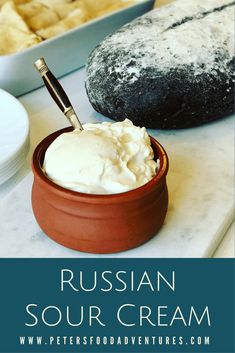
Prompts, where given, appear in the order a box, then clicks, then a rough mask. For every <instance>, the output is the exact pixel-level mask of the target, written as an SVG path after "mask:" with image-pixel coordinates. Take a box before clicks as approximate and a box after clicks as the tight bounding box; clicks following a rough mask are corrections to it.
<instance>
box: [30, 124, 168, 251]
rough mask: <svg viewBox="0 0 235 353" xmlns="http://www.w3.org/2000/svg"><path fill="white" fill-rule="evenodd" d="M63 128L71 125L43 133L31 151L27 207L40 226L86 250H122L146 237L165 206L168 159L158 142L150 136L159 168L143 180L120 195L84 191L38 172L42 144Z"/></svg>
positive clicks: (156, 227)
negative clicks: (149, 179) (31, 210)
mask: <svg viewBox="0 0 235 353" xmlns="http://www.w3.org/2000/svg"><path fill="white" fill-rule="evenodd" d="M68 131H71V128H66V129H63V130H59V131H57V132H55V133H53V134H51V135H49V136H48V137H46V138H45V139H44V140H43V141H42V142H41V143H40V144H39V145H38V146H37V148H36V150H35V152H34V155H33V161H32V169H33V173H34V183H33V189H32V206H33V211H34V215H35V217H36V220H37V222H38V224H39V225H40V227H41V229H42V230H43V231H44V232H45V233H46V234H47V235H48V236H49V237H50V238H52V239H53V240H55V241H56V242H58V243H60V244H62V245H64V246H66V247H68V248H72V249H76V250H80V251H84V252H90V253H114V252H119V251H124V250H128V249H131V248H134V247H137V246H138V245H140V244H143V243H144V242H146V241H147V240H149V239H150V238H152V237H153V236H154V235H155V234H156V233H157V231H158V230H159V228H160V227H161V226H162V224H163V222H164V219H165V216H166V212H167V207H168V191H167V185H166V175H167V172H168V158H167V154H166V152H165V150H164V149H163V147H162V146H161V145H160V144H159V143H158V142H157V141H156V140H155V139H154V138H152V137H151V142H152V148H153V150H154V154H155V158H159V159H160V168H159V171H158V173H157V175H156V176H155V177H154V178H153V179H152V180H151V181H149V182H148V183H147V184H145V185H143V186H141V187H139V188H137V189H135V190H131V191H128V192H124V193H121V194H113V195H94V194H85V193H80V192H75V191H71V190H67V189H65V188H63V187H61V186H58V185H56V184H55V183H54V182H52V181H51V180H49V179H48V178H47V177H46V175H45V174H44V173H43V171H42V165H43V159H44V155H45V152H46V150H47V148H48V147H49V145H50V144H51V143H52V142H53V141H54V140H55V139H56V138H57V137H58V136H59V135H60V134H62V133H64V132H68Z"/></svg>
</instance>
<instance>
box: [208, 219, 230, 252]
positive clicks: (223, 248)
mask: <svg viewBox="0 0 235 353" xmlns="http://www.w3.org/2000/svg"><path fill="white" fill-rule="evenodd" d="M234 238H235V223H234V222H233V223H232V225H231V226H230V227H229V229H228V231H227V233H226V234H225V237H224V238H223V240H222V242H221V243H220V245H219V246H218V248H217V249H216V251H215V253H214V254H213V257H214V258H225V257H226V258H234V255H235V239H234Z"/></svg>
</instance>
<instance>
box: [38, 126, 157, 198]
mask: <svg viewBox="0 0 235 353" xmlns="http://www.w3.org/2000/svg"><path fill="white" fill-rule="evenodd" d="M83 128H84V130H83V131H79V130H74V131H72V132H67V133H64V134H61V135H60V136H59V137H58V138H57V139H56V140H54V141H53V143H52V144H51V145H50V146H49V148H48V149H47V151H46V154H45V158H44V164H43V169H44V172H45V174H46V175H47V176H48V178H49V179H51V180H52V181H53V182H55V183H56V184H58V185H60V186H62V187H64V188H66V189H70V190H74V191H79V192H83V193H90V194H116V193H122V192H125V191H129V190H132V189H136V188H138V187H140V186H142V185H144V184H146V183H147V182H148V181H150V180H151V179H152V178H153V176H154V175H155V174H156V171H157V169H158V162H156V161H155V160H154V153H153V150H152V147H151V142H150V138H149V136H148V134H147V131H146V129H145V128H144V127H143V128H140V127H136V126H134V125H133V124H132V122H131V121H130V120H124V121H122V122H117V123H109V122H104V123H100V124H91V123H88V124H84V125H83Z"/></svg>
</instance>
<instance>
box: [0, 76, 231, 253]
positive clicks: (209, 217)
mask: <svg viewBox="0 0 235 353" xmlns="http://www.w3.org/2000/svg"><path fill="white" fill-rule="evenodd" d="M84 79H85V72H84V69H82V70H79V71H77V72H74V73H72V74H70V75H68V76H66V77H64V78H63V79H62V80H61V83H62V85H63V86H64V88H65V90H66V91H67V93H68V94H69V96H70V98H71V101H72V103H73V104H74V106H75V108H76V110H77V111H78V113H79V115H80V118H81V120H82V122H87V121H89V122H96V121H104V120H107V119H106V118H104V117H102V116H100V115H99V114H97V113H95V112H94V110H93V109H92V107H91V106H90V104H89V102H88V99H87V97H86V94H85V89H84ZM20 101H21V102H22V103H23V104H24V106H25V108H26V109H27V111H28V113H29V117H30V126H31V136H30V138H31V149H30V153H29V156H28V160H27V161H26V163H25V165H24V167H23V168H22V169H21V170H20V172H19V173H17V175H15V176H14V177H13V178H12V179H11V180H9V181H8V182H7V183H5V184H3V185H1V186H0V244H1V246H0V257H87V255H86V254H83V253H79V252H74V251H72V250H68V249H65V248H63V247H61V246H60V245H58V244H56V243H54V242H52V241H51V240H49V239H48V238H47V237H46V236H45V235H44V234H43V233H42V232H41V230H40V228H39V227H38V225H37V224H36V222H35V220H34V217H33V214H32V209H31V203H30V193H31V184H32V175H31V173H30V159H31V156H32V152H33V150H34V148H35V146H36V145H37V144H38V143H39V142H40V141H41V140H42V139H43V138H44V137H45V136H47V135H48V134H49V133H51V132H53V131H55V130H57V129H60V128H63V127H65V126H67V125H68V124H67V121H66V119H65V118H64V117H63V115H62V114H61V113H60V112H59V110H58V108H57V107H56V106H55V104H54V103H53V102H52V100H51V98H50V96H49V95H48V93H47V91H46V89H45V88H41V89H38V90H36V91H34V92H31V93H29V94H27V95H25V96H22V97H21V98H20ZM149 133H150V134H151V135H153V136H155V137H156V138H157V139H158V140H159V141H160V142H161V143H162V144H163V146H164V147H165V148H166V150H167V152H168V155H169V158H170V171H169V175H168V187H169V192H170V205H169V211H168V216H167V219H166V222H165V224H164V226H163V228H162V230H161V231H160V232H159V233H158V235H157V236H156V237H155V238H153V239H152V240H151V241H150V242H148V243H147V244H145V245H143V246H141V247H139V248H137V249H134V250H131V251H128V252H125V253H120V254H116V255H114V256H118V257H211V256H215V257H233V256H234V252H233V247H234V243H233V239H234V228H231V229H230V230H229V232H228V233H227V234H228V235H227V236H226V237H225V234H226V232H227V230H228V229H229V227H230V225H231V224H232V223H233V219H234V194H233V192H234V180H233V178H234V169H233V163H234V153H233V148H232V146H233V145H234V128H233V117H228V118H225V119H223V120H220V121H216V122H213V123H210V124H207V125H205V126H201V127H197V128H194V129H188V130H177V131H175V130H165V131H160V130H149ZM22 219H23V220H24V221H23V222H22ZM223 239H224V240H223ZM226 239H227V240H226ZM220 244H221V246H220ZM89 256H92V255H89Z"/></svg>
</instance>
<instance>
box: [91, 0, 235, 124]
mask: <svg viewBox="0 0 235 353" xmlns="http://www.w3.org/2000/svg"><path fill="white" fill-rule="evenodd" d="M234 4H235V1H231V0H177V1H175V2H174V3H172V4H170V5H167V6H165V7H162V8H160V9H156V10H153V11H151V12H149V13H148V14H147V15H144V16H142V17H140V18H138V19H136V20H135V21H133V22H132V23H130V24H128V25H126V26H124V27H123V28H121V29H120V30H118V31H117V32H115V33H114V34H113V35H111V36H109V37H107V38H106V39H105V40H104V41H103V42H102V43H101V44H100V45H99V46H98V47H97V48H96V49H95V50H94V51H93V52H92V53H91V55H90V57H89V60H88V65H87V81H86V89H87V93H88V97H89V99H90V102H91V104H92V105H93V107H94V108H95V109H96V110H97V111H98V112H100V113H102V114H104V115H106V116H108V117H110V118H113V119H115V120H123V119H125V118H129V119H131V120H132V121H133V122H134V123H135V124H137V125H141V126H143V125H144V126H146V127H150V128H185V127H192V126H195V125H199V124H202V123H205V122H208V121H211V120H215V119H218V118H221V117H224V116H225V115H228V114H231V113H232V112H233V111H234V77H233V76H232V71H233V68H234V7H235V6H234Z"/></svg>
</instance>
